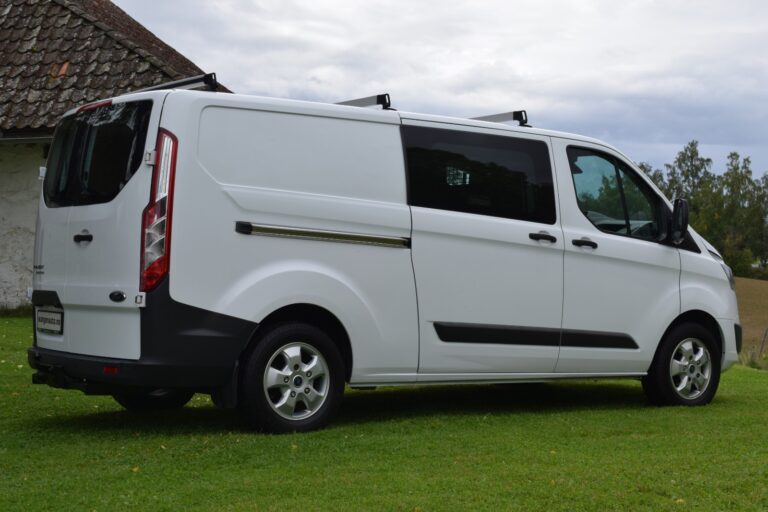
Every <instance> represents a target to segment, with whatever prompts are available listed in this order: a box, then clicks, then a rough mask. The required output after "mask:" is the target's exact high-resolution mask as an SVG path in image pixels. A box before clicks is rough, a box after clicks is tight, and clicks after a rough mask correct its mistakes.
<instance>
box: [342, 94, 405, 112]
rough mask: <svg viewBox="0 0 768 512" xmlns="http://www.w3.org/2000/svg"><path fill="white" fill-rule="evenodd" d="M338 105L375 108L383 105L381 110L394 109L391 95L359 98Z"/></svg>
mask: <svg viewBox="0 0 768 512" xmlns="http://www.w3.org/2000/svg"><path fill="white" fill-rule="evenodd" d="M336 104H337V105H348V106H350V107H375V106H376V105H381V108H383V109H384V110H389V109H390V108H391V107H392V102H391V101H390V100H389V94H387V93H384V94H377V95H376V96H367V97H365V98H357V99H355V100H347V101H340V102H338V103H336Z"/></svg>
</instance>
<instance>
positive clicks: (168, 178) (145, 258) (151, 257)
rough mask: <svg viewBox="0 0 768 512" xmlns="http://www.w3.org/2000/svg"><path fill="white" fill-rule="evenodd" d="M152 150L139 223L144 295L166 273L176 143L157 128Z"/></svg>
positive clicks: (168, 256) (168, 254)
mask: <svg viewBox="0 0 768 512" xmlns="http://www.w3.org/2000/svg"><path fill="white" fill-rule="evenodd" d="M155 150H156V152H157V155H156V157H155V167H154V169H152V189H151V191H150V193H149V204H148V205H147V207H146V208H144V213H143V216H142V222H141V234H142V237H141V291H144V292H148V291H150V290H152V289H153V288H155V287H156V286H157V285H158V283H159V282H160V281H161V280H162V279H163V277H165V276H166V275H167V274H168V269H169V265H170V259H171V214H172V212H173V178H174V174H175V173H176V152H177V150H178V140H177V139H176V137H175V136H174V135H173V134H172V133H171V132H169V131H167V130H163V129H161V130H160V131H159V133H158V135H157V145H156V146H155Z"/></svg>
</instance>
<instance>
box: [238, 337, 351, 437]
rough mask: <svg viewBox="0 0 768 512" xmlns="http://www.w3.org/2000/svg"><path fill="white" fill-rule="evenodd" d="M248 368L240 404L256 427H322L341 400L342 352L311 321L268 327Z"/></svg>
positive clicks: (275, 430) (275, 429) (280, 430)
mask: <svg viewBox="0 0 768 512" xmlns="http://www.w3.org/2000/svg"><path fill="white" fill-rule="evenodd" d="M244 369H245V371H244V375H243V380H242V395H241V397H242V399H241V401H240V408H241V410H242V412H243V414H244V416H245V419H246V420H247V421H248V423H249V424H250V425H251V426H252V427H254V428H256V429H258V430H263V431H266V432H273V433H283V432H305V431H309V430H314V429H318V428H321V427H323V426H325V425H326V424H327V423H328V422H329V421H330V419H331V418H332V416H333V415H334V414H335V412H336V410H337V409H338V407H339V404H340V403H341V396H342V394H343V392H344V377H343V376H344V366H343V362H342V359H341V354H340V353H339V350H338V348H337V347H336V344H335V343H334V342H333V340H331V338H330V337H328V335H327V334H326V333H325V332H323V331H322V330H320V329H318V328H317V327H315V326H313V325H308V324H302V323H288V324H282V325H280V326H278V327H276V328H274V329H272V330H270V331H269V332H268V333H267V334H265V335H264V336H263V337H262V338H261V339H260V340H259V341H258V342H257V344H256V346H255V347H254V349H253V351H252V352H251V354H250V355H249V357H248V360H247V362H246V364H245V368H244Z"/></svg>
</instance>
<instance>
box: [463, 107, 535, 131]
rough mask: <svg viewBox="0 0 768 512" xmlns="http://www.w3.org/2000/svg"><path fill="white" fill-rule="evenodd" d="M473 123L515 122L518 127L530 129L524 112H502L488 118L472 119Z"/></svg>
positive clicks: (526, 114)
mask: <svg viewBox="0 0 768 512" xmlns="http://www.w3.org/2000/svg"><path fill="white" fill-rule="evenodd" d="M472 119H473V120H475V121H489V122H491V123H506V122H507V121H517V123H518V124H519V125H520V126H525V127H526V128H530V127H531V125H529V124H528V113H527V112H526V111H525V110H515V111H512V112H504V113H503V114H492V115H490V116H480V117H473V118H472Z"/></svg>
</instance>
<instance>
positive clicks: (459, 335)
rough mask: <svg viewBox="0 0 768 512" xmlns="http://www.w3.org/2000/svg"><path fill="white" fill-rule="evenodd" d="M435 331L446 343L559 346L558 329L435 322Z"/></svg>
mask: <svg viewBox="0 0 768 512" xmlns="http://www.w3.org/2000/svg"><path fill="white" fill-rule="evenodd" d="M435 331H436V332H437V336H438V338H440V340H441V341H445V342H448V343H493V344H498V345H535V346H541V347H556V346H558V345H559V344H560V329H540V328H533V327H516V326H510V325H487V324H460V323H452V322H435Z"/></svg>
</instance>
